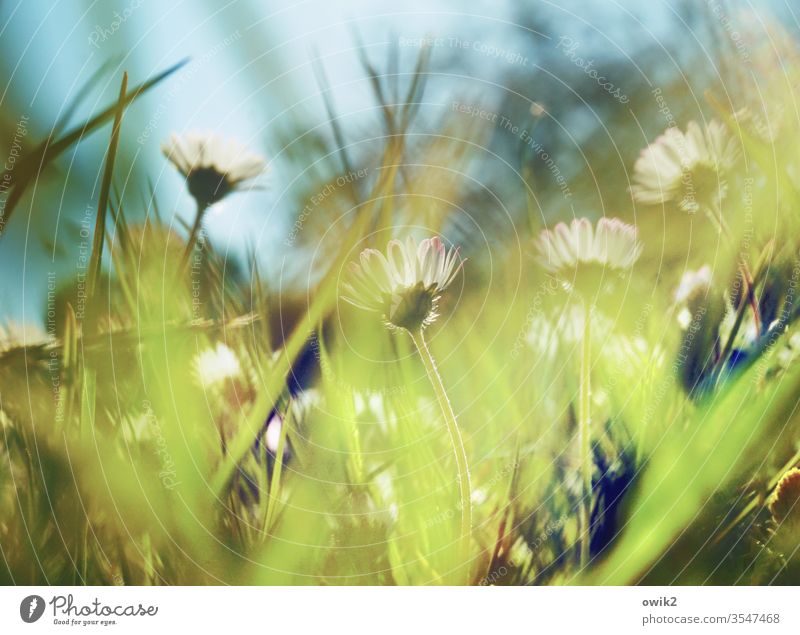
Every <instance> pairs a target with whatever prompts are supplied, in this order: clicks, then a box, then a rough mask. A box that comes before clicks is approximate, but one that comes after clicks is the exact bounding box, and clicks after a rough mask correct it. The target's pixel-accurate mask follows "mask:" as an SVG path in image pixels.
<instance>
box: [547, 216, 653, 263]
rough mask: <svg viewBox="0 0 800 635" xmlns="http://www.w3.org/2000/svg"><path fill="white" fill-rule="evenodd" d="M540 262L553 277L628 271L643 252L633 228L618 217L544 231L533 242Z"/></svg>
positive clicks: (582, 222)
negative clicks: (587, 270)
mask: <svg viewBox="0 0 800 635" xmlns="http://www.w3.org/2000/svg"><path fill="white" fill-rule="evenodd" d="M535 246H536V249H537V252H538V254H537V258H538V261H539V263H540V264H541V265H542V266H543V267H544V268H545V269H547V270H548V271H550V272H552V273H556V274H567V275H568V277H569V276H570V274H572V273H574V272H575V271H576V270H578V269H580V268H584V269H585V268H588V267H591V268H595V267H596V268H599V269H617V270H624V269H629V268H630V267H632V266H633V264H634V263H635V262H636V261H637V260H638V258H639V256H640V255H641V253H642V244H641V243H640V242H639V241H638V239H637V234H636V228H635V227H634V226H633V225H628V224H627V223H623V222H622V221H621V220H619V219H617V218H610V219H609V218H601V219H600V220H599V221H598V222H597V226H596V227H593V226H592V223H591V222H589V220H588V219H586V218H576V219H575V220H573V221H572V223H570V224H569V225H567V224H565V223H559V224H558V225H556V226H555V227H554V228H553V229H552V230H550V229H546V230H544V231H543V232H542V233H541V234H539V237H538V239H537V240H536V241H535Z"/></svg>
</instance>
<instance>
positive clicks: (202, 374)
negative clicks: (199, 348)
mask: <svg viewBox="0 0 800 635" xmlns="http://www.w3.org/2000/svg"><path fill="white" fill-rule="evenodd" d="M194 366H195V368H194V370H195V375H196V376H197V380H198V381H199V383H200V385H201V386H202V387H203V388H204V389H208V388H211V387H212V386H216V385H218V384H221V383H223V382H225V381H227V380H229V379H236V378H237V377H239V376H240V375H241V374H242V367H241V365H240V364H239V358H238V357H237V356H236V353H234V352H233V351H232V350H231V349H230V348H228V347H227V346H225V344H223V343H222V342H219V343H218V344H217V346H216V347H215V348H208V349H206V350H204V351H203V352H202V353H200V354H199V355H198V356H197V357H196V358H195V361H194Z"/></svg>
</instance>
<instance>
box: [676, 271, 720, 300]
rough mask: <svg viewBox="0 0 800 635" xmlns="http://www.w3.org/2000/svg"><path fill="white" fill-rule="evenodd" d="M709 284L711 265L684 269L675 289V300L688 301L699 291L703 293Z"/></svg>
mask: <svg viewBox="0 0 800 635" xmlns="http://www.w3.org/2000/svg"><path fill="white" fill-rule="evenodd" d="M710 286H711V267H709V266H708V265H703V266H702V267H700V268H699V269H698V270H697V271H685V272H684V274H683V275H682V276H681V281H680V283H679V284H678V288H677V289H676V290H675V302H677V303H678V304H683V303H685V302H689V301H690V300H691V299H692V298H694V297H695V296H697V295H698V294H700V293H703V294H705V293H706V292H707V291H708V287H710Z"/></svg>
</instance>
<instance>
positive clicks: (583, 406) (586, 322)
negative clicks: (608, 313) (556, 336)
mask: <svg viewBox="0 0 800 635" xmlns="http://www.w3.org/2000/svg"><path fill="white" fill-rule="evenodd" d="M591 323H592V309H591V306H590V305H589V304H588V303H587V304H586V315H585V316H584V319H583V342H582V345H581V379H580V397H579V404H578V433H579V436H580V448H581V476H582V479H581V480H582V483H583V492H582V494H583V495H582V496H581V506H580V521H581V522H580V552H581V567H585V566H587V565H588V564H589V546H590V542H591V526H590V525H591V514H592V446H591V431H592V406H591V398H592V386H591V361H592V341H591Z"/></svg>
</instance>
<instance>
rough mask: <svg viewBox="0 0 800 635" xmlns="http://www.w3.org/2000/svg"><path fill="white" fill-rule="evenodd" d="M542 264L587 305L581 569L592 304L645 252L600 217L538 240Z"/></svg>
mask: <svg viewBox="0 0 800 635" xmlns="http://www.w3.org/2000/svg"><path fill="white" fill-rule="evenodd" d="M535 246H536V250H537V259H538V261H539V263H540V264H541V265H542V266H543V267H544V268H545V269H547V271H549V272H550V273H552V274H554V275H555V276H557V277H559V278H561V279H562V281H563V282H565V283H566V284H568V286H569V287H570V288H575V289H576V290H577V291H578V294H579V296H580V297H581V299H582V300H583V303H582V304H583V307H582V308H583V320H582V323H583V335H582V336H580V341H581V346H580V380H579V395H578V410H577V412H578V433H579V442H580V452H581V480H582V483H583V499H582V501H581V505H580V509H579V522H578V524H579V527H580V533H579V537H578V541H577V543H578V545H577V546H578V548H579V553H580V562H581V566H582V567H586V566H588V564H589V556H590V536H591V522H590V519H591V506H592V496H593V493H592V492H593V490H592V470H593V465H594V464H593V460H592V450H591V436H592V403H591V394H592V391H591V367H592V363H591V362H592V359H591V358H592V355H591V348H592V346H591V342H592V337H591V330H592V322H593V321H596V320H597V315H599V314H598V313H595V312H594V310H593V309H594V304H593V302H592V301H590V299H593V296H594V294H596V293H597V292H598V291H599V290H600V289H601V288H602V285H603V282H604V281H605V275H606V271H607V270H610V271H612V272H613V271H617V272H623V271H626V270H629V269H630V268H631V267H633V265H634V263H635V262H636V261H637V260H638V259H639V256H640V255H641V253H642V244H641V243H640V242H639V240H638V239H637V233H636V228H635V227H634V226H633V225H628V224H627V223H623V222H622V221H621V220H619V219H617V218H611V219H609V218H601V219H600V220H599V221H598V222H597V225H596V226H592V224H591V222H589V220H588V219H586V218H576V219H574V220H573V221H572V223H570V224H569V225H567V224H565V223H559V224H558V225H556V226H555V228H554V229H552V230H550V229H546V230H544V231H543V232H541V234H539V237H538V238H537V239H536V241H535Z"/></svg>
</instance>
